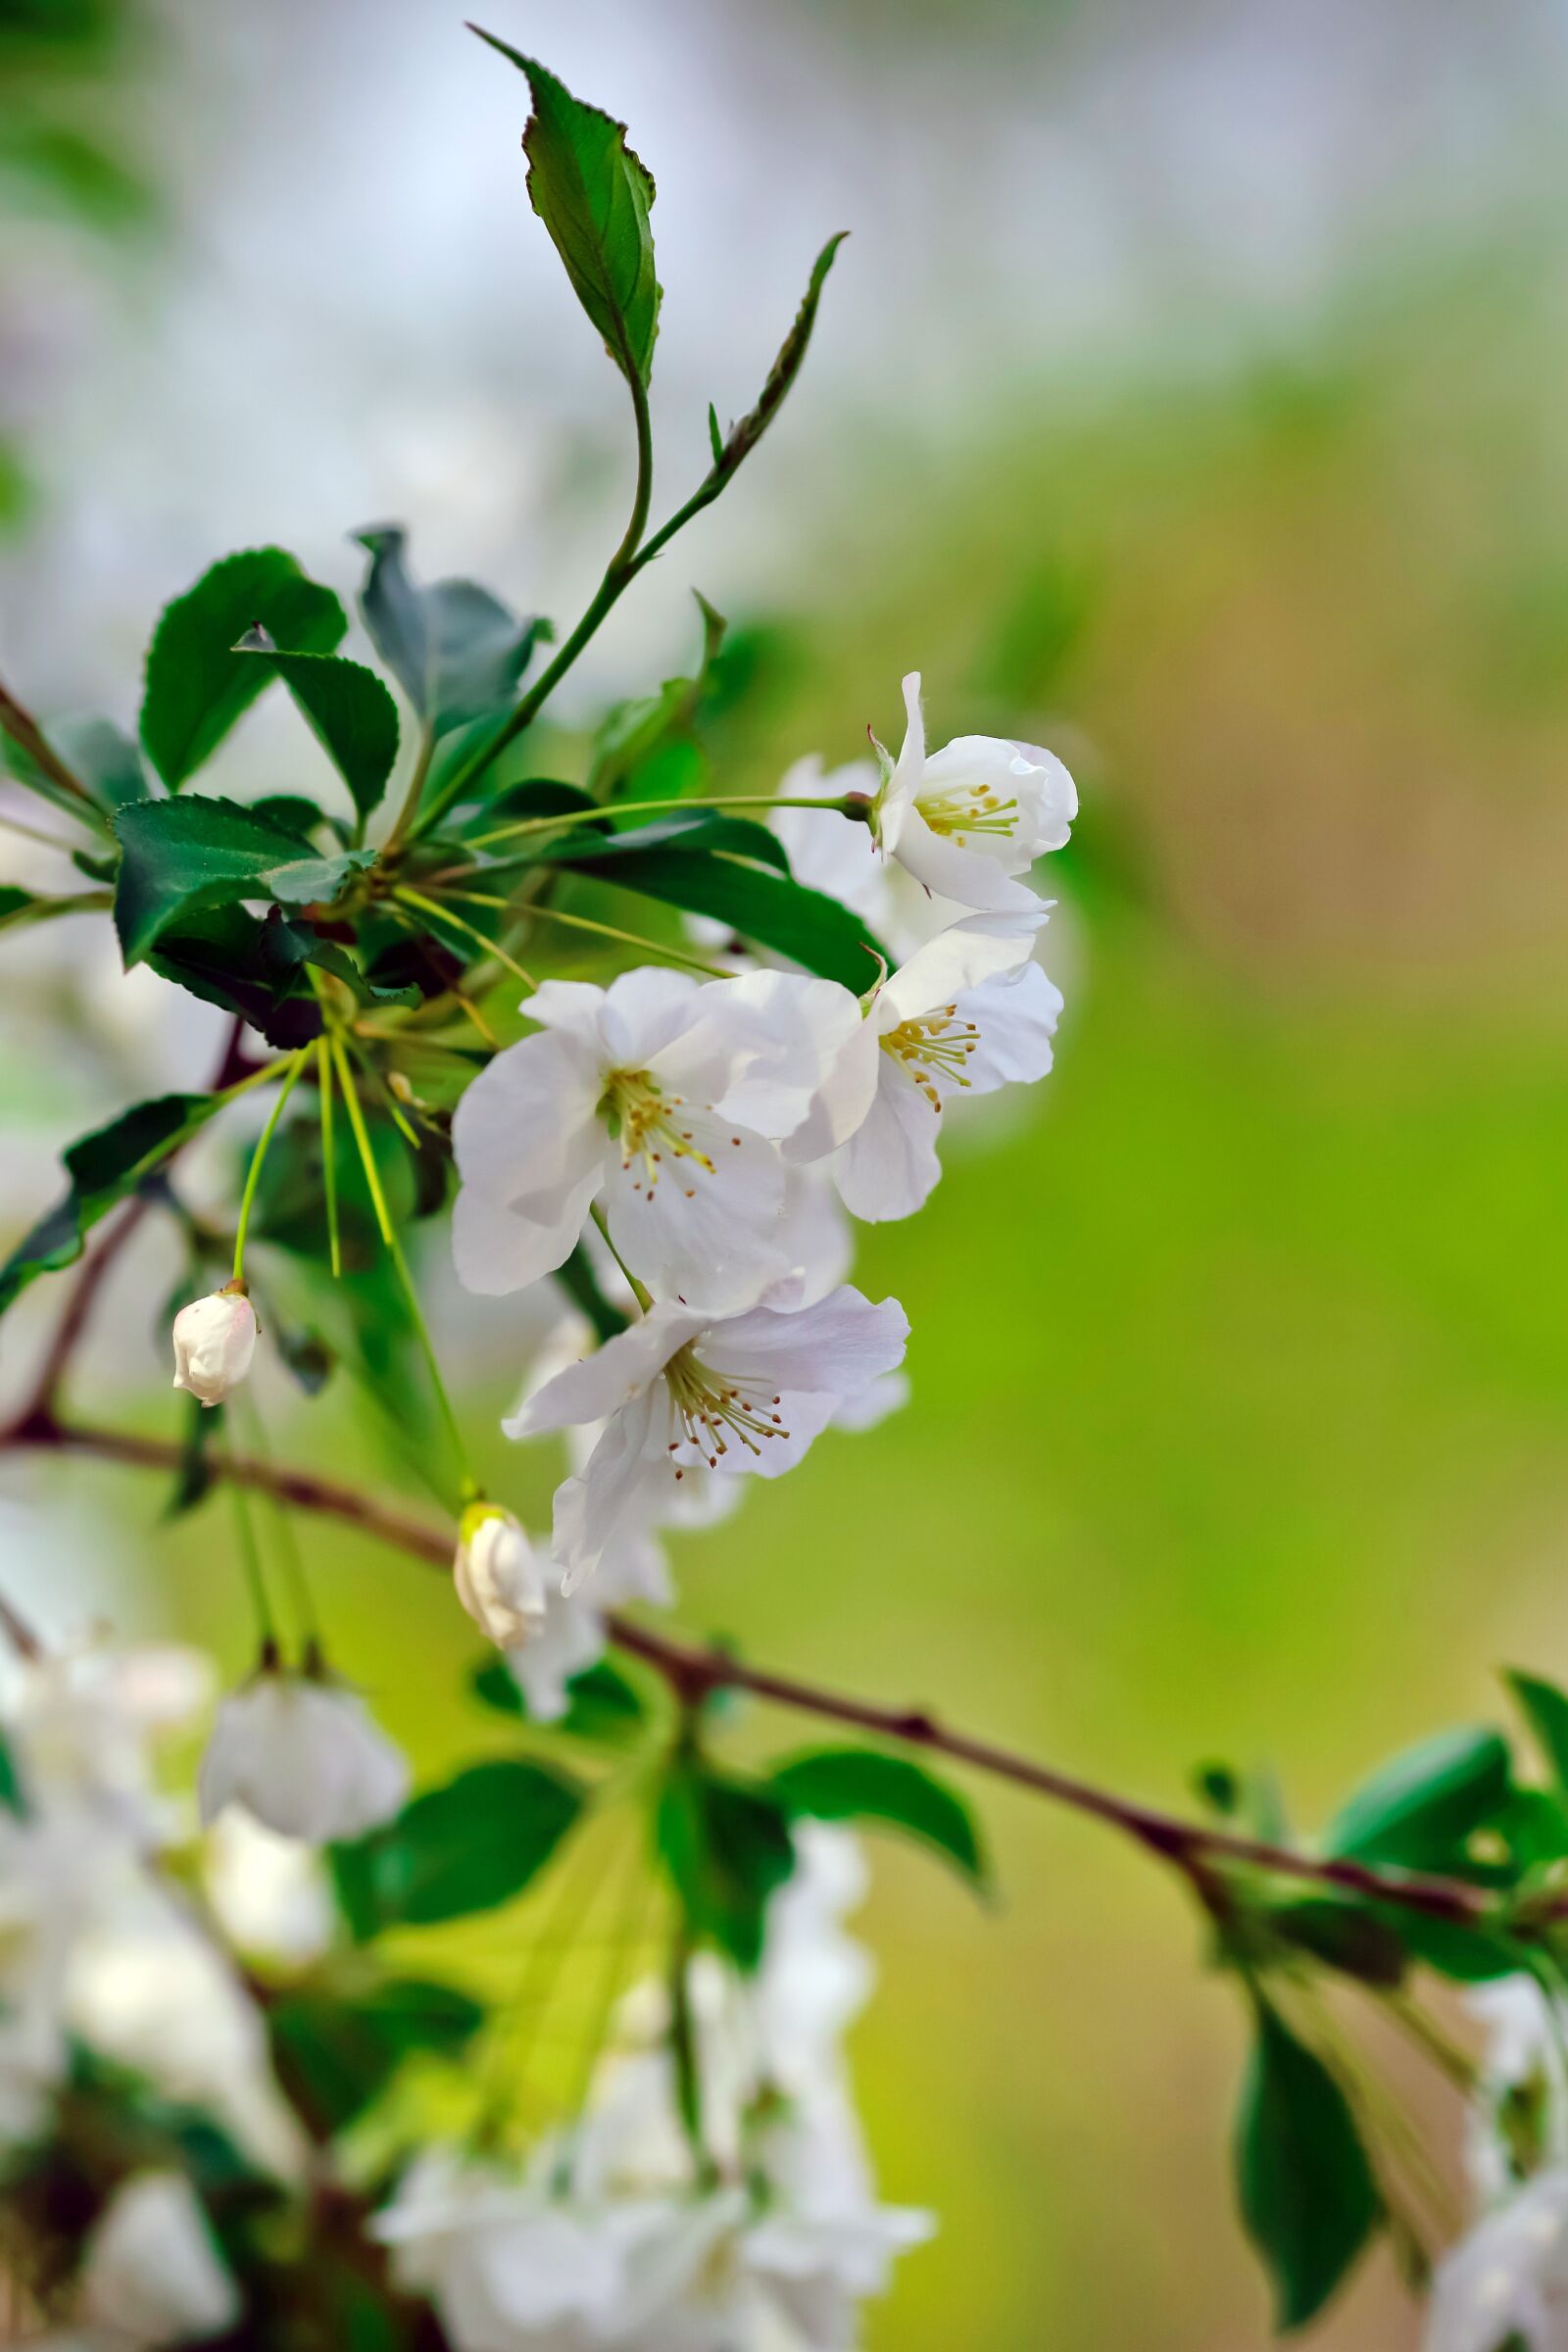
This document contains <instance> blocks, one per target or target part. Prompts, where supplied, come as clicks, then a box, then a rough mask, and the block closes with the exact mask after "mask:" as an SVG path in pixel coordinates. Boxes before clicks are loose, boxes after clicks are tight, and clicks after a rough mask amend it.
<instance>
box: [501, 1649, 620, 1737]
mask: <svg viewBox="0 0 1568 2352" xmlns="http://www.w3.org/2000/svg"><path fill="white" fill-rule="evenodd" d="M469 1680H470V1686H471V1688H472V1691H473V1694H474V1696H475V1698H479V1699H482V1700H483V1701H484V1704H485V1705H486V1706H487V1707H494V1708H495V1710H496V1712H497V1714H500V1715H512V1716H515V1717H517V1718H518V1719H519V1720H520V1721H522V1722H524V1723H526V1722H529V1721H531V1720H532V1718H531V1717H530V1716H529V1713H528V1701H527V1699H526V1698H525V1697H524V1695H523V1692H522V1690H521V1688H520V1686H519V1684H518V1682H517V1678H516V1676H515V1674H513V1673H512V1672H511V1670H510V1669H509V1667H508V1665H507V1663H506V1660H505V1659H504V1658H497V1657H490V1658H485V1659H483V1660H482V1661H481V1663H480V1664H479V1665H477V1666H476V1667H475V1668H474V1670H473V1673H472V1675H471V1677H470V1678H469ZM566 1691H567V1706H566V1712H565V1713H564V1715H557V1716H553V1717H552V1718H551V1719H550V1722H549V1725H548V1729H549V1730H550V1731H552V1732H567V1733H569V1734H570V1735H571V1736H572V1737H573V1738H574V1739H577V1740H608V1741H610V1742H612V1743H616V1742H619V1741H622V1740H632V1739H635V1738H636V1736H637V1734H638V1733H639V1732H640V1731H641V1730H642V1727H643V1725H644V1724H645V1723H646V1721H647V1719H648V1710H647V1708H646V1707H645V1706H644V1705H643V1702H642V1699H641V1697H640V1696H639V1694H638V1692H637V1691H636V1690H635V1689H634V1688H633V1686H632V1685H631V1684H630V1683H629V1682H628V1681H627V1680H626V1677H625V1676H624V1675H623V1674H622V1673H621V1671H620V1668H619V1667H618V1666H615V1665H613V1664H612V1663H611V1661H610V1659H609V1658H600V1659H599V1660H598V1662H597V1663H596V1664H595V1665H592V1666H585V1667H584V1668H583V1671H582V1672H581V1674H574V1675H572V1676H571V1677H570V1679H569V1680H568V1682H567V1684H566Z"/></svg>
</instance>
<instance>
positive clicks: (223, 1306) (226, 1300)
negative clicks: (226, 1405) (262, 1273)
mask: <svg viewBox="0 0 1568 2352" xmlns="http://www.w3.org/2000/svg"><path fill="white" fill-rule="evenodd" d="M255 1352H256V1309H255V1308H254V1307H253V1306H252V1304H251V1302H250V1300H249V1299H247V1298H246V1296H245V1294H244V1292H243V1291H235V1290H227V1291H215V1292H214V1293H213V1295H212V1297H211V1298H210V1299H192V1300H191V1303H190V1304H189V1306H182V1307H181V1308H180V1310H179V1312H178V1314H177V1315H176V1316H175V1317H174V1386H175V1388H176V1389H188V1390H189V1391H190V1393H191V1395H192V1396H193V1397H200V1399H201V1401H202V1403H203V1404H221V1403H222V1401H223V1399H224V1397H227V1396H228V1394H229V1392H230V1390H232V1389H237V1388H238V1386H239V1384H240V1382H241V1381H242V1380H243V1379H244V1377H245V1375H246V1373H247V1372H248V1371H249V1370H250V1368H251V1357H252V1356H253V1355H254V1354H255Z"/></svg>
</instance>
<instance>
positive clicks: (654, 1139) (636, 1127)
mask: <svg viewBox="0 0 1568 2352" xmlns="http://www.w3.org/2000/svg"><path fill="white" fill-rule="evenodd" d="M702 1107H703V1109H704V1110H705V1111H711V1109H712V1107H713V1106H712V1104H711V1103H704V1104H703V1106H702ZM599 1116H600V1117H601V1118H602V1119H603V1120H604V1122H605V1125H606V1126H607V1127H608V1128H609V1129H610V1133H611V1137H612V1139H613V1141H614V1142H615V1143H617V1144H618V1145H619V1146H620V1164H621V1166H622V1167H623V1168H627V1169H629V1168H630V1167H631V1166H632V1165H633V1163H634V1162H637V1161H640V1162H641V1163H642V1165H641V1173H640V1174H639V1176H638V1178H637V1180H636V1182H635V1183H634V1184H633V1185H632V1188H631V1189H632V1191H633V1192H634V1193H640V1192H641V1191H642V1190H643V1188H644V1186H646V1187H647V1189H648V1191H649V1192H650V1193H652V1192H653V1190H654V1187H655V1186H656V1185H657V1184H658V1182H659V1174H660V1170H661V1168H662V1166H663V1164H664V1162H665V1161H666V1160H690V1161H691V1162H692V1165H693V1167H694V1169H695V1168H701V1169H703V1170H704V1172H705V1173H706V1174H707V1175H710V1176H711V1175H712V1173H713V1162H712V1160H711V1157H710V1156H709V1154H708V1152H705V1151H704V1150H703V1148H702V1145H701V1144H700V1143H699V1141H698V1140H697V1133H696V1127H697V1123H698V1122H697V1119H696V1114H694V1112H693V1110H692V1108H691V1106H690V1105H689V1104H688V1103H687V1101H686V1099H685V1097H684V1095H667V1096H666V1095H665V1094H664V1093H663V1091H662V1088H661V1087H660V1085H659V1082H658V1080H657V1079H656V1078H653V1077H651V1076H650V1074H649V1073H648V1071H647V1070H612V1071H611V1072H610V1074H609V1076H608V1077H607V1078H606V1080H605V1091H604V1093H603V1094H602V1095H601V1096H600V1098H599ZM686 1198H687V1199H688V1201H689V1200H690V1199H691V1198H692V1194H691V1191H688V1192H687V1195H686Z"/></svg>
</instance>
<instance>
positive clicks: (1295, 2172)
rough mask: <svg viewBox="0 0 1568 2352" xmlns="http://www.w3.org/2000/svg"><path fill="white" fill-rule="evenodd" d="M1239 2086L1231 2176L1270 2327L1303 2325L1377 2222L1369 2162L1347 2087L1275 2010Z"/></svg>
mask: <svg viewBox="0 0 1568 2352" xmlns="http://www.w3.org/2000/svg"><path fill="white" fill-rule="evenodd" d="M1256 2014H1257V2038H1256V2040H1255V2042H1254V2043H1253V2047H1252V2056H1251V2062H1250V2066H1249V2069H1248V2075H1247V2081H1246V2084H1245V2086H1244V2088H1243V2092H1242V2106H1241V2114H1240V2116H1239V2118H1238V2123H1237V2133H1236V2177H1237V2187H1238V2192H1239V2194H1240V2198H1241V2207H1242V2218H1243V2220H1244V2221H1245V2223H1246V2225H1247V2229H1248V2234H1249V2235H1250V2238H1251V2240H1252V2243H1253V2244H1254V2245H1255V2246H1256V2248H1257V2250H1258V2253H1259V2254H1260V2255H1261V2256H1262V2258H1263V2262H1264V2264H1265V2265H1266V2267H1267V2269H1268V2272H1269V2275H1270V2277H1271V2278H1272V2280H1273V2283H1274V2307H1275V2324H1276V2326H1277V2327H1278V2328H1279V2329H1280V2330H1281V2332H1283V2331H1284V2330H1286V2329H1287V2328H1292V2327H1305V2325H1306V2323H1307V2322H1308V2321H1309V2320H1311V2319H1313V2318H1315V2317H1316V2315H1317V2313H1318V2312H1320V2311H1321V2310H1322V2309H1323V2306H1324V2305H1325V2303H1327V2301H1328V2300H1329V2297H1330V2296H1331V2295H1332V2294H1333V2293H1334V2290H1335V2288H1336V2287H1337V2286H1338V2285H1339V2283H1340V2281H1341V2280H1342V2278H1344V2277H1345V2275H1346V2273H1347V2272H1348V2270H1349V2268H1350V2265H1351V2264H1352V2263H1353V2262H1354V2260H1355V2258H1356V2256H1357V2255H1358V2254H1359V2253H1360V2251H1361V2249H1362V2247H1363V2246H1364V2245H1365V2243H1366V2241H1367V2238H1368V2237H1369V2236H1370V2234H1371V2232H1372V2230H1373V2229H1374V2227H1375V2226H1376V2224H1377V2221H1378V2217H1379V2212H1380V2207H1379V2201H1378V2192H1377V2187H1376V2184H1375V2182H1374V2180H1373V2178H1372V2168H1371V2166H1370V2165H1369V2163H1368V2162H1367V2156H1366V2150H1365V2149H1364V2148H1363V2146H1362V2144H1361V2135H1360V2133H1359V2131H1357V2130H1356V2125H1355V2118H1354V2117H1353V2116H1352V2115H1351V2113H1350V2109H1349V2105H1348V2101H1347V2099H1346V2096H1345V2093H1344V2092H1343V2091H1342V2090H1341V2088H1340V2086H1339V2084H1338V2082H1336V2081H1335V2080H1334V2077H1333V2076H1332V2075H1331V2074H1330V2073H1329V2071H1328V2069H1327V2067H1326V2066H1324V2064H1323V2062H1322V2060H1321V2059H1320V2058H1318V2057H1316V2056H1314V2054H1313V2053H1312V2051H1310V2050H1309V2049H1308V2048H1307V2047H1306V2045H1305V2044H1304V2043H1303V2042H1300V2041H1299V2040H1298V2039H1297V2037H1296V2035H1295V2034H1293V2033H1291V2031H1290V2030H1289V2028H1288V2027H1287V2026H1286V2025H1285V2023H1284V2021H1283V2019H1282V2018H1281V2017H1280V2016H1279V2014H1278V2012H1277V2011H1276V2010H1275V2009H1274V2008H1273V2006H1272V2005H1271V2004H1270V2003H1269V2002H1267V2001H1265V2000H1263V1999H1262V1998H1261V1997H1260V1996H1259V1997H1258V1998H1257V2002H1256Z"/></svg>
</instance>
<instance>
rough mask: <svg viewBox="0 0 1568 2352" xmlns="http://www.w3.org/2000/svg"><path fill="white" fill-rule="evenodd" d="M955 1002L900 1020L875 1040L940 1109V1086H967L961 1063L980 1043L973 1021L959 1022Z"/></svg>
mask: <svg viewBox="0 0 1568 2352" xmlns="http://www.w3.org/2000/svg"><path fill="white" fill-rule="evenodd" d="M957 1015H958V1007H957V1006H956V1005H945V1006H944V1007H943V1009H942V1010H941V1011H940V1012H927V1013H922V1014H921V1016H920V1018H919V1019H918V1020H917V1021H901V1022H900V1023H899V1025H898V1027H897V1028H896V1029H890V1030H889V1031H888V1032H887V1035H886V1036H885V1037H880V1038H878V1040H877V1043H878V1045H879V1046H880V1047H881V1048H882V1051H883V1053H884V1054H891V1055H892V1056H893V1059H894V1061H895V1062H896V1063H897V1064H898V1066H899V1068H900V1069H902V1070H903V1072H904V1074H905V1076H906V1077H907V1079H908V1080H909V1082H910V1083H911V1085H914V1086H917V1087H918V1088H919V1090H920V1092H921V1094H922V1095H924V1097H925V1099H926V1101H927V1102H928V1103H930V1105H931V1107H932V1109H933V1110H940V1109H941V1108H942V1095H941V1092H940V1089H941V1087H943V1086H967V1085H968V1083H969V1081H968V1079H967V1078H966V1077H965V1076H964V1074H963V1067H964V1063H965V1062H966V1061H967V1060H968V1058H969V1056H970V1054H972V1053H973V1052H974V1051H975V1049H976V1047H977V1046H978V1045H979V1043H980V1032H979V1030H978V1028H977V1027H976V1026H975V1024H974V1022H973V1021H960V1020H959V1019H958V1017H957Z"/></svg>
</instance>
